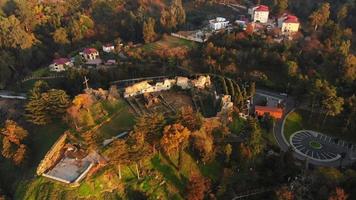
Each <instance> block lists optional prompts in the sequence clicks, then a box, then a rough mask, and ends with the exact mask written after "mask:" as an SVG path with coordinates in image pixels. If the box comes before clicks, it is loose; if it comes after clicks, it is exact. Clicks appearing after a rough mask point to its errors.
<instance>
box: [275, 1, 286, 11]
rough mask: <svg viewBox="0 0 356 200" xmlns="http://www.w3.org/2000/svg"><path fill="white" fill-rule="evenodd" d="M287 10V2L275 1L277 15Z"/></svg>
mask: <svg viewBox="0 0 356 200" xmlns="http://www.w3.org/2000/svg"><path fill="white" fill-rule="evenodd" d="M287 8H288V0H275V12H276V14H277V15H280V14H282V13H283V12H284V11H286V9H287Z"/></svg>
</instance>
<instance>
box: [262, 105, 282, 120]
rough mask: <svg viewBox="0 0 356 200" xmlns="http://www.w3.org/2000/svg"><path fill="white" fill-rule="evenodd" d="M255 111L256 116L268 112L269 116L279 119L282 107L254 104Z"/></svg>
mask: <svg viewBox="0 0 356 200" xmlns="http://www.w3.org/2000/svg"><path fill="white" fill-rule="evenodd" d="M255 112H256V114H257V115H258V116H264V115H265V114H269V115H270V116H272V117H274V118H276V119H281V118H282V116H283V109H282V108H276V107H269V106H255Z"/></svg>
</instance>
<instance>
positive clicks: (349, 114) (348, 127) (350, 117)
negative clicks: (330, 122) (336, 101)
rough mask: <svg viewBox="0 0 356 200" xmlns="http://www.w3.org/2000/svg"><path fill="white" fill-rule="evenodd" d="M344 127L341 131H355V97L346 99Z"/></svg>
mask: <svg viewBox="0 0 356 200" xmlns="http://www.w3.org/2000/svg"><path fill="white" fill-rule="evenodd" d="M345 113H346V118H345V126H344V128H343V131H350V132H355V131H356V96H355V95H352V96H351V97H349V98H347V100H346V106H345Z"/></svg>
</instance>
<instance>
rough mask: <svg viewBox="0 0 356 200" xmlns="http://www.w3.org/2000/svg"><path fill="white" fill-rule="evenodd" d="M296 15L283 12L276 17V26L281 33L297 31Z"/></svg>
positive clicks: (298, 24)
mask: <svg viewBox="0 0 356 200" xmlns="http://www.w3.org/2000/svg"><path fill="white" fill-rule="evenodd" d="M299 26H300V23H299V20H298V17H296V16H294V15H290V14H287V13H285V14H283V15H282V16H281V17H279V18H278V27H279V28H280V29H281V32H282V34H284V35H289V34H293V33H296V32H298V31H299Z"/></svg>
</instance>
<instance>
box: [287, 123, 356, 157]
mask: <svg viewBox="0 0 356 200" xmlns="http://www.w3.org/2000/svg"><path fill="white" fill-rule="evenodd" d="M290 144H291V145H292V147H293V149H294V151H295V152H297V153H298V154H300V155H303V156H305V157H307V158H310V159H312V160H316V161H319V162H333V161H336V160H339V159H340V158H342V156H343V155H344V156H346V155H349V154H351V153H352V152H354V151H355V150H356V149H355V146H354V145H352V144H351V143H347V142H345V141H343V140H339V139H336V138H333V137H329V136H326V135H324V134H322V133H318V132H315V131H310V130H302V131H298V132H296V133H294V134H293V135H292V136H291V137H290Z"/></svg>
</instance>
